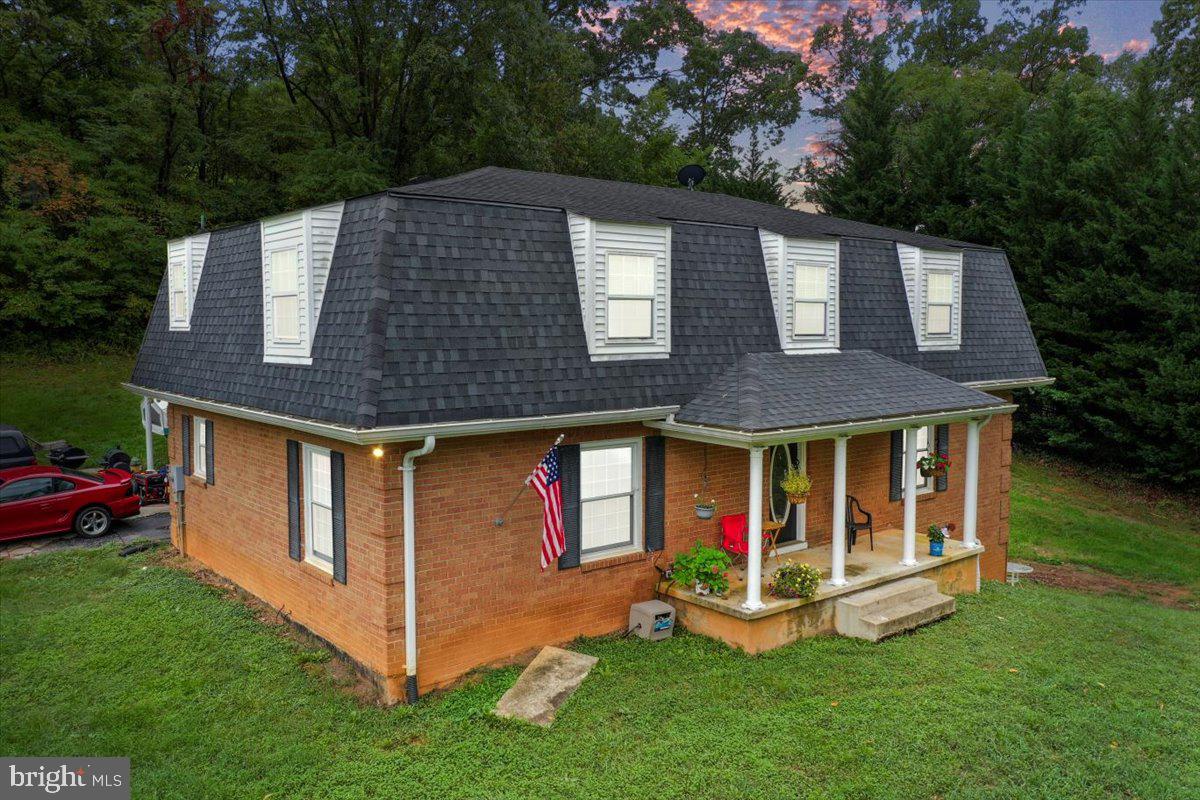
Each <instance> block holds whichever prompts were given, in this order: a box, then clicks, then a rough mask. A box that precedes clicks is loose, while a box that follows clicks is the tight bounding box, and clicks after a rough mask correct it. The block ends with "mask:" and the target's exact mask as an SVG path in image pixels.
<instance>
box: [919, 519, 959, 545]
mask: <svg viewBox="0 0 1200 800" xmlns="http://www.w3.org/2000/svg"><path fill="white" fill-rule="evenodd" d="M953 530H954V523H953V522H947V523H946V524H945V525H938V524H937V523H936V522H935V523H933V524H932V525H930V526H929V530H928V531H927V532H926V534H925V535H926V536H928V537H929V541H931V542H944V541H946V533H947V531H953Z"/></svg>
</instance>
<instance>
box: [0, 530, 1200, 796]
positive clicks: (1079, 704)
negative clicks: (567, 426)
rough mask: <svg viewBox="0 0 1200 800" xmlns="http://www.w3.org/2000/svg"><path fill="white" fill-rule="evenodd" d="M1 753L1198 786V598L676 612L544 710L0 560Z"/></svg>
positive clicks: (333, 765) (248, 790)
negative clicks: (350, 686) (763, 617)
mask: <svg viewBox="0 0 1200 800" xmlns="http://www.w3.org/2000/svg"><path fill="white" fill-rule="evenodd" d="M0 604H2V607H3V614H2V615H0V634H2V636H0V718H2V719H4V721H5V722H4V724H3V725H2V726H0V751H2V752H4V753H5V754H28V753H39V754H49V753H53V754H55V755H128V756H131V757H132V759H133V788H134V796H135V797H163V798H165V797H180V798H195V797H205V798H222V797H248V798H261V797H266V796H272V797H305V798H333V797H345V798H358V797H381V798H382V797H404V798H439V800H449V798H459V797H462V798H468V797H481V798H482V797H486V798H522V797H539V798H541V797H584V798H596V797H631V798H639V797H645V798H659V797H697V798H740V797H753V798H760V797H761V798H777V797H778V798H797V797H802V798H911V797H929V798H932V797H940V798H1011V797H1018V796H1019V797H1022V798H1066V797H1071V798H1101V797H1114V796H1121V797H1126V796H1129V797H1139V798H1172V799H1173V798H1180V797H1196V796H1200V759H1196V758H1195V754H1196V753H1197V752H1200V695H1198V694H1197V691H1196V685H1197V684H1198V683H1200V647H1197V646H1196V644H1197V638H1198V637H1197V620H1198V617H1197V616H1196V615H1195V614H1194V613H1192V612H1187V611H1179V610H1172V609H1166V608H1161V607H1158V606H1155V605H1152V604H1149V603H1145V602H1141V601H1138V600H1133V599H1128V598H1121V597H1095V596H1088V595H1082V594H1074V593H1070V592H1064V591H1061V590H1055V589H1050V588H1044V587H1038V586H1033V585H1027V584H1022V585H1020V586H1017V587H1008V586H1003V585H996V584H988V585H986V586H985V588H984V591H983V593H982V595H979V596H968V597H964V598H962V599H961V600H960V604H959V613H958V614H956V615H955V616H954V617H952V618H950V619H948V620H946V621H944V622H941V623H939V624H938V625H935V626H932V627H929V628H925V629H922V630H920V631H918V632H917V633H916V634H915V635H911V636H904V637H900V638H898V639H894V640H891V641H888V642H886V643H884V644H881V645H870V644H866V643H863V642H859V641H852V640H848V639H839V638H833V637H822V638H817V639H810V640H807V641H803V642H800V643H797V644H795V645H792V646H789V647H785V648H782V649H779V650H776V651H773V652H770V653H767V654H765V655H762V656H758V657H749V656H746V655H744V654H742V653H740V652H737V651H733V650H730V649H729V648H727V647H725V646H723V645H721V644H718V643H716V642H714V641H711V640H707V639H704V638H701V637H697V636H690V635H686V634H685V635H679V636H676V637H675V638H674V639H672V640H669V641H666V642H661V643H647V642H643V641H640V640H637V639H630V640H622V639H616V638H602V639H591V640H584V641H581V642H579V643H577V647H578V649H580V650H582V651H583V652H587V653H591V654H593V655H597V656H599V657H600V663H599V665H598V666H597V667H596V669H595V670H593V672H592V674H591V676H590V677H589V678H588V679H587V680H586V681H585V682H584V684H583V686H582V687H581V688H580V690H579V691H578V693H577V694H576V695H575V696H574V697H572V698H571V700H570V701H569V702H568V703H567V705H566V706H565V708H564V709H563V711H562V712H561V713H560V715H559V719H558V721H557V722H556V723H555V725H554V727H553V728H551V729H550V730H541V729H535V728H532V727H527V726H524V725H522V724H520V723H515V722H508V721H501V720H498V719H495V718H492V717H491V716H490V715H489V714H488V710H489V709H490V708H491V707H492V706H493V704H494V703H495V702H496V700H497V699H498V698H499V697H500V695H501V694H502V693H503V692H504V691H505V690H506V689H507V688H508V687H509V686H510V685H511V684H512V682H513V681H514V680H515V678H516V675H517V672H516V670H515V669H505V670H499V671H494V672H489V673H485V674H483V676H482V678H481V680H480V681H479V682H478V683H477V684H475V685H470V686H466V687H464V688H461V689H458V690H456V691H453V692H449V693H447V694H444V695H441V696H436V697H431V698H427V699H426V700H424V701H422V702H421V703H420V704H418V705H417V706H415V707H397V708H393V709H381V708H376V707H363V706H360V705H359V704H357V702H356V701H354V700H353V699H351V698H350V697H349V696H348V695H347V694H346V693H345V692H344V691H342V690H339V689H338V688H337V687H335V686H334V685H333V684H332V683H331V682H330V681H329V680H327V679H325V678H323V677H312V676H310V675H309V674H308V673H306V672H305V671H304V665H305V664H306V663H308V662H310V661H312V660H313V659H312V654H311V651H310V649H307V648H304V647H301V646H299V645H297V644H295V643H294V642H292V641H291V640H289V639H286V638H283V637H280V636H278V635H277V634H275V633H273V632H271V631H270V630H268V629H266V628H264V627H263V626H262V625H261V624H260V623H258V622H257V621H256V620H255V619H254V618H253V616H252V615H251V613H250V612H249V611H248V610H247V609H246V608H244V607H243V606H241V605H239V604H237V603H235V602H232V601H230V600H229V599H227V598H226V597H224V596H222V595H220V594H219V593H218V592H217V591H216V590H214V589H211V588H209V587H207V586H204V585H202V584H200V583H197V582H195V581H194V580H193V579H191V578H190V577H189V576H188V575H186V574H184V573H182V572H178V571H175V570H171V569H167V568H164V567H160V566H154V565H153V564H152V563H151V562H150V561H148V560H145V559H143V558H141V557H134V558H131V559H120V558H118V557H117V556H116V555H115V553H114V551H113V550H112V549H104V550H99V551H91V552H65V553H56V554H52V555H45V556H39V557H36V558H30V559H26V560H23V561H19V562H4V563H0Z"/></svg>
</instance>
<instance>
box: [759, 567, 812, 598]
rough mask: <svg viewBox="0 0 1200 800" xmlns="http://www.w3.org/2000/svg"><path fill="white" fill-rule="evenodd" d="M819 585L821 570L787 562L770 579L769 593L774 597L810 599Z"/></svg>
mask: <svg viewBox="0 0 1200 800" xmlns="http://www.w3.org/2000/svg"><path fill="white" fill-rule="evenodd" d="M820 585H821V570H820V569H818V568H817V567H814V566H813V565H812V564H793V563H792V562H791V561H788V562H787V563H785V564H784V565H783V566H781V567H780V568H779V569H777V570H775V575H774V576H772V578H771V586H770V592H771V594H773V595H775V596H776V597H812V596H813V595H815V594H816V593H817V587H819V586H820Z"/></svg>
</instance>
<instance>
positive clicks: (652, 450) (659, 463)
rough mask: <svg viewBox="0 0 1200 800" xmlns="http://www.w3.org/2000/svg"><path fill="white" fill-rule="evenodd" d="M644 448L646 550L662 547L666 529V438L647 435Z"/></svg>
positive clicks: (651, 551)
mask: <svg viewBox="0 0 1200 800" xmlns="http://www.w3.org/2000/svg"><path fill="white" fill-rule="evenodd" d="M645 448H646V552H648V553H656V552H658V551H659V550H662V549H663V545H664V543H665V538H666V531H665V530H664V527H665V514H666V500H667V486H666V483H667V440H666V438H665V437H662V436H647V437H646V439H645Z"/></svg>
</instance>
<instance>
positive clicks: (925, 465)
mask: <svg viewBox="0 0 1200 800" xmlns="http://www.w3.org/2000/svg"><path fill="white" fill-rule="evenodd" d="M949 468H950V456H948V455H946V454H945V453H930V454H929V455H927V456H925V457H924V458H918V459H917V469H919V470H920V471H921V474H922V475H923V476H925V477H926V478H928V477H930V476H932V475H937V476H938V477H941V476H942V475H945V474H946V470H947V469H949Z"/></svg>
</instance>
